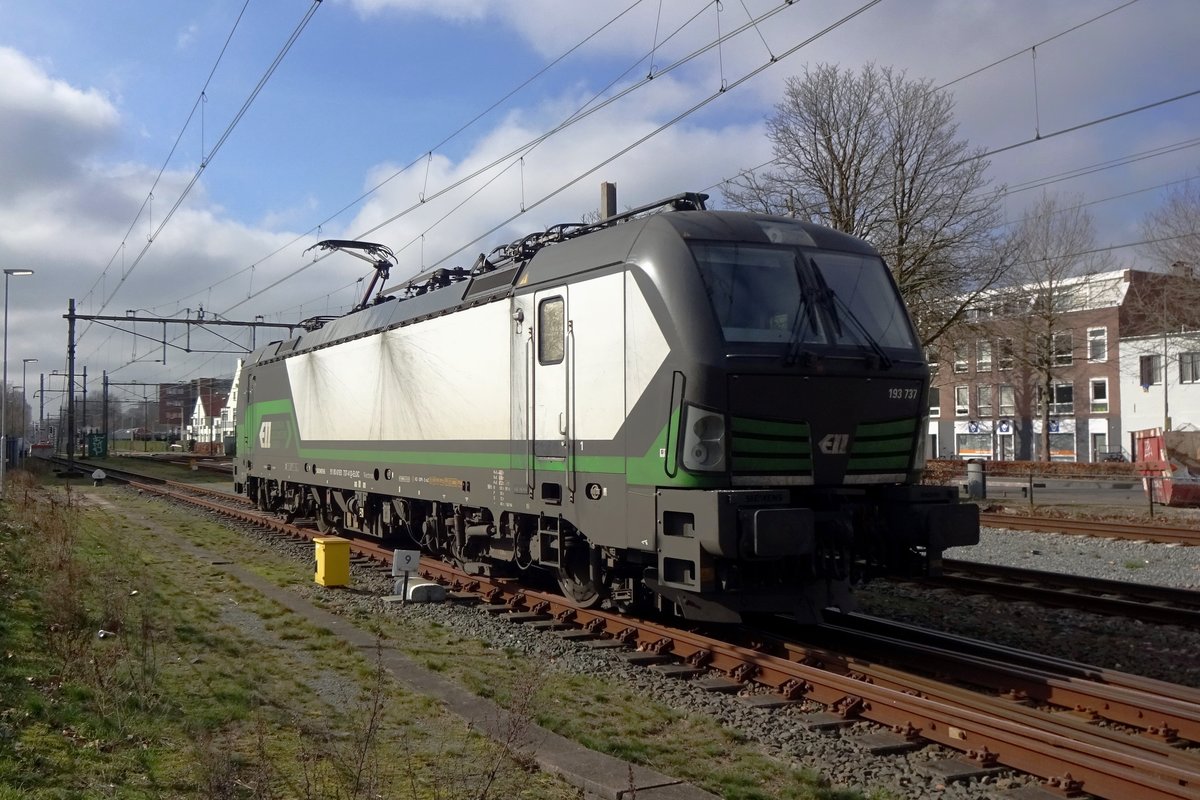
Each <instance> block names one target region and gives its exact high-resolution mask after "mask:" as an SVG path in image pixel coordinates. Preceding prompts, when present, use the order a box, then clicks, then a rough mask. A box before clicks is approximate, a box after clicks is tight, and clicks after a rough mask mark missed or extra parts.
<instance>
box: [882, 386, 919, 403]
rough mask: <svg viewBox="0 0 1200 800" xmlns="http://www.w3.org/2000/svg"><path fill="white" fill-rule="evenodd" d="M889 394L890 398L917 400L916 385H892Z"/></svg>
mask: <svg viewBox="0 0 1200 800" xmlns="http://www.w3.org/2000/svg"><path fill="white" fill-rule="evenodd" d="M887 396H888V400H916V399H917V390H916V388H915V387H904V386H890V387H888V390H887Z"/></svg>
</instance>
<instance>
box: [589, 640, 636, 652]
mask: <svg viewBox="0 0 1200 800" xmlns="http://www.w3.org/2000/svg"><path fill="white" fill-rule="evenodd" d="M581 644H583V646H584V647H590V648H592V649H593V650H621V649H624V648H627V647H629V645H627V644H625V643H624V642H622V641H621V640H620V639H584V640H583V642H582V643H581Z"/></svg>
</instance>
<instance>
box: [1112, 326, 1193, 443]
mask: <svg viewBox="0 0 1200 800" xmlns="http://www.w3.org/2000/svg"><path fill="white" fill-rule="evenodd" d="M1164 353H1165V355H1166V358H1165V359H1164V358H1163V356H1164ZM1120 364H1121V376H1120V380H1121V397H1122V398H1123V402H1122V403H1121V430H1123V431H1125V432H1126V436H1127V437H1128V436H1129V434H1130V432H1131V431H1138V430H1145V429H1146V428H1163V427H1166V428H1169V429H1171V430H1189V429H1192V430H1195V429H1200V331H1191V332H1185V333H1169V334H1166V335H1155V336H1130V337H1127V338H1122V339H1121V342H1120ZM1168 417H1169V422H1168ZM1130 441H1131V440H1127V441H1126V442H1125V443H1124V444H1125V446H1126V447H1129V446H1130Z"/></svg>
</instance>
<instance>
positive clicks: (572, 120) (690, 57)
mask: <svg viewBox="0 0 1200 800" xmlns="http://www.w3.org/2000/svg"><path fill="white" fill-rule="evenodd" d="M873 5H875V3H871V4H869V6H873ZM790 6H791V3H790V2H787V0H785V2H782V3H780V4H779V5H777V6H775V7H774V8H772V9H771V10H769V11H767V12H764V13H763V14H761V15H759V17H757V18H756V19H755V20H752V21H750V22H747V23H746V24H744V25H741V26H739V27H738V28H736V29H734V30H732V31H730V32H729V33H726V34H723V37H724V38H725V39H728V38H730V37H733V36H737V35H740V34H741V33H743V32H744V31H746V30H748V29H750V28H752V27H754V25H756V24H758V23H761V22H762V21H764V20H765V19H768V18H770V17H772V16H774V15H775V14H778V13H780V12H781V11H784V10H786V9H787V8H789V7H790ZM869 6H868V7H869ZM717 44H718V43H717V42H716V41H712V42H709V43H708V44H706V45H704V46H702V47H699V48H697V49H696V50H694V51H692V52H691V53H689V54H687V55H686V56H683V57H681V58H679V59H677V60H676V61H674V62H673V63H671V64H670V65H668V66H666V67H664V68H663V69H661V70H659V71H658V72H657V73H656V74H655V77H656V78H657V77H659V76H662V75H664V74H666V73H668V72H671V71H673V70H675V69H679V68H681V67H682V66H684V65H685V64H688V63H690V62H691V61H694V60H695V59H697V58H699V57H700V56H701V55H703V54H705V53H707V52H708V51H710V50H712V49H713V48H714V47H716V46H717ZM643 60H644V59H643ZM769 63H774V62H773V61H772V62H769ZM650 80H652V79H651V78H644V79H642V80H640V81H637V82H636V83H633V84H631V85H630V86H628V87H626V88H624V89H622V90H621V91H620V92H618V93H617V94H615V95H613V96H611V97H608V98H605V99H604V100H603V101H602V102H600V103H598V104H597V105H595V106H592V107H591V108H588V109H586V110H585V111H583V112H581V113H579V114H576V115H573V116H571V117H569V118H568V119H566V120H565V121H563V122H562V123H560V124H558V125H556V126H555V127H553V128H551V129H550V130H548V131H546V132H544V133H542V134H540V135H538V136H536V137H534V138H533V139H530V140H528V141H526V142H524V143H523V144H521V145H519V146H517V147H515V148H513V149H511V150H509V151H508V152H506V153H505V154H504V155H501V156H499V157H497V158H495V159H493V160H491V161H489V162H488V163H487V164H485V165H483V166H481V167H479V168H477V169H475V170H474V171H472V172H471V173H470V174H468V175H466V176H464V177H462V178H460V179H458V180H456V181H454V182H453V183H451V184H449V185H448V186H445V187H443V188H441V189H439V190H438V191H436V192H433V193H432V194H430V195H428V196H427V197H426V198H425V200H426V201H429V200H433V199H436V198H439V197H441V196H443V195H445V194H447V193H449V192H451V191H453V190H454V189H457V188H459V187H460V186H462V185H464V184H466V183H468V182H470V181H472V180H474V179H476V178H478V177H480V176H481V175H483V174H485V173H487V172H488V171H489V170H491V169H494V168H495V167H496V166H498V165H500V164H502V163H504V162H505V161H508V160H510V159H512V158H514V157H516V156H518V155H519V154H521V153H522V152H524V151H526V150H527V149H528V148H530V147H532V146H535V145H537V144H538V143H540V142H542V141H544V140H546V139H548V138H550V137H551V136H554V135H555V134H558V133H561V132H562V131H564V130H566V129H568V128H570V127H571V126H573V125H576V124H578V123H579V122H581V121H582V120H584V119H586V118H588V117H590V116H591V115H593V114H595V113H597V112H599V111H600V110H602V109H604V108H607V107H608V106H610V105H612V104H613V103H615V102H617V101H618V100H620V99H622V98H623V97H625V96H627V95H628V94H630V93H631V92H633V91H636V90H637V89H639V88H641V87H643V86H645V85H646V84H647V83H649V81H650ZM422 205H424V203H422V202H419V201H418V202H417V203H413V204H411V205H409V206H407V207H406V208H404V209H402V210H400V211H398V212H396V213H395V214H393V215H391V216H390V217H387V218H386V219H384V220H383V221H381V222H379V223H377V224H376V225H373V226H372V227H370V228H368V229H366V230H365V231H361V232H359V233H358V234H356V235H355V236H354V237H352V238H354V239H362V238H364V237H366V236H370V235H371V234H373V233H375V232H376V231H378V230H380V229H382V228H384V227H386V226H387V225H390V224H391V223H393V222H395V221H396V220H398V219H401V218H402V217H404V216H406V215H408V214H410V213H412V212H413V211H415V210H417V209H418V208H420V207H421V206H422ZM326 257H328V254H322V255H320V256H317V257H316V258H314V259H313V260H312V261H310V262H308V263H307V264H304V265H302V266H301V267H299V268H297V269H295V270H293V271H292V272H290V273H288V274H287V275H285V276H283V277H281V278H279V279H278V280H276V281H274V282H273V283H271V284H269V285H268V286H266V287H264V288H263V289H261V290H259V291H257V292H255V293H254V294H253V295H251V296H248V297H246V298H244V299H242V300H240V301H238V302H237V303H234V304H233V305H231V306H229V307H228V308H226V310H225V312H224V313H229V312H230V311H232V310H234V309H236V308H239V307H240V306H242V305H245V304H246V303H247V302H249V301H250V300H253V299H255V298H257V297H259V296H261V295H263V294H264V293H266V292H268V291H270V290H272V289H274V288H275V287H277V286H279V285H281V284H283V283H285V282H287V281H289V280H292V279H293V278H295V277H297V276H299V275H300V274H301V273H303V272H305V271H306V270H308V269H310V268H311V267H312V266H314V265H315V264H317V263H318V262H320V261H322V260H323V259H324V258H326Z"/></svg>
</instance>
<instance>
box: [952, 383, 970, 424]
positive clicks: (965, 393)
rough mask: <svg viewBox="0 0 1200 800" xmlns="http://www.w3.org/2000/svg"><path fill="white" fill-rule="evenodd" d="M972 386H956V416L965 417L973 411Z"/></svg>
mask: <svg viewBox="0 0 1200 800" xmlns="http://www.w3.org/2000/svg"><path fill="white" fill-rule="evenodd" d="M970 403H971V387H970V386H955V387H954V416H956V417H965V416H967V415H968V414H970V413H971V406H970Z"/></svg>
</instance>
